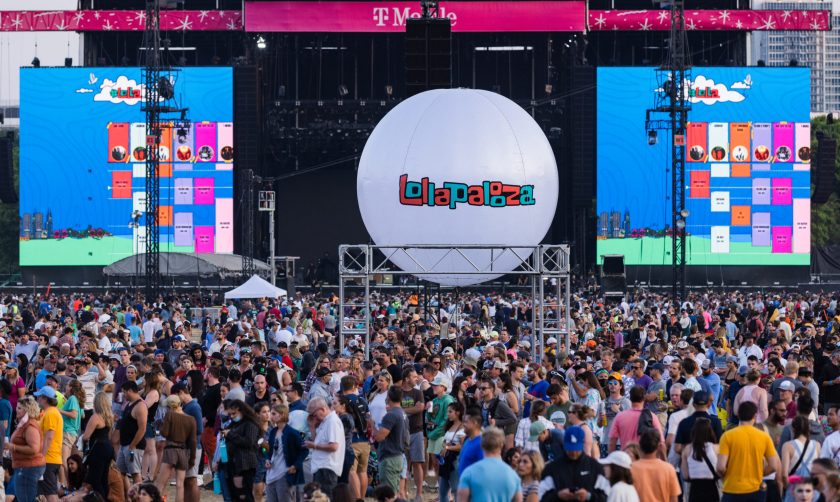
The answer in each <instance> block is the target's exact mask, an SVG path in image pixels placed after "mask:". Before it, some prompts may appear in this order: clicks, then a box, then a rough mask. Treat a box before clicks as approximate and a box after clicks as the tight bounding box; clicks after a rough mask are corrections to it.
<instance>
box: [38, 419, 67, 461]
mask: <svg viewBox="0 0 840 502" xmlns="http://www.w3.org/2000/svg"><path fill="white" fill-rule="evenodd" d="M50 430H51V431H55V434H53V438H52V442H51V443H50V446H49V448H48V449H47V454H46V455H45V459H46V461H47V463H48V464H60V463H61V443H62V441H63V440H64V420H62V418H61V413H59V412H58V408H56V407H55V406H50V407H49V408H47V409H46V410H45V411H44V415H43V416H42V417H41V432H43V433H44V438H45V439H46V432H47V431H50Z"/></svg>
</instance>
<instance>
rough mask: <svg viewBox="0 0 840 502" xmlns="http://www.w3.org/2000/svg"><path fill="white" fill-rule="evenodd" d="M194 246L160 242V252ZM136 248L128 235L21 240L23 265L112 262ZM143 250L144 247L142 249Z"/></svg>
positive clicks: (105, 263) (183, 250) (181, 250)
mask: <svg viewBox="0 0 840 502" xmlns="http://www.w3.org/2000/svg"><path fill="white" fill-rule="evenodd" d="M193 249H194V248H193V247H192V246H175V245H173V244H172V243H169V242H161V243H160V250H161V252H172V251H174V252H179V253H192V252H193ZM133 251H134V244H133V242H132V240H131V239H129V238H125V237H113V236H111V237H103V238H101V239H93V238H85V239H71V238H67V239H61V240H57V239H35V240H29V241H20V265H21V266H22V267H32V266H55V265H102V266H105V265H110V264H111V263H114V262H115V261H119V260H121V259H123V258H125V257H127V256H131V255H132V254H133V253H132V252H133ZM140 252H141V253H142V252H143V250H142V249H141V250H140Z"/></svg>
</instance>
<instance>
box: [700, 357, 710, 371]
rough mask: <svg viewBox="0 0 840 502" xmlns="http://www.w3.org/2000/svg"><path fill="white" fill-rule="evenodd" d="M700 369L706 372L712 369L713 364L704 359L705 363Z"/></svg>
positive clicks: (701, 364)
mask: <svg viewBox="0 0 840 502" xmlns="http://www.w3.org/2000/svg"><path fill="white" fill-rule="evenodd" d="M700 367H701V368H702V369H704V370H707V369H709V368H711V367H712V362H711V361H709V360H708V359H703V362H702V363H700Z"/></svg>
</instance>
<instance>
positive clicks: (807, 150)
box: [686, 122, 811, 254]
mask: <svg viewBox="0 0 840 502" xmlns="http://www.w3.org/2000/svg"><path fill="white" fill-rule="evenodd" d="M686 147H687V149H688V152H687V153H688V155H687V156H686V160H687V164H686V168H687V171H688V173H687V174H688V180H687V184H688V186H687V190H688V193H687V197H686V201H687V208H688V210H689V211H690V216H689V219H688V221H689V225H688V229H689V233H691V234H693V235H701V236H704V237H708V238H710V239H711V248H710V251H711V253H713V254H714V253H729V249H730V243H734V242H745V243H750V244H751V245H752V246H754V247H758V248H765V249H769V250H770V251H771V253H773V254H776V253H810V234H811V228H810V227H811V205H810V164H809V162H810V157H811V130H810V124H808V123H794V122H772V123H769V122H768V123H751V122H691V123H689V124H688V126H687V142H686ZM692 219H694V221H695V222H696V221H701V222H703V225H702V226H701V225H696V224H695V225H692V224H691V220H692Z"/></svg>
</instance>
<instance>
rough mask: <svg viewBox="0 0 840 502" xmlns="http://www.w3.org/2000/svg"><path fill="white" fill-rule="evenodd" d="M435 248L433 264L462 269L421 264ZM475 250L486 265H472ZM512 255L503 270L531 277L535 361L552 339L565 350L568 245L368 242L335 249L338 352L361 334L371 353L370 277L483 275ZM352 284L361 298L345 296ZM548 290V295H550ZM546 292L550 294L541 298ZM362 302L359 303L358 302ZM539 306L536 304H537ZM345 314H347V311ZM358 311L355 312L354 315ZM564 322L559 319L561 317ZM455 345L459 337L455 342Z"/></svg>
mask: <svg viewBox="0 0 840 502" xmlns="http://www.w3.org/2000/svg"><path fill="white" fill-rule="evenodd" d="M429 250H437V251H438V252H440V256H439V260H438V262H442V261H444V260H446V259H447V258H456V259H457V260H456V261H457V262H458V263H462V264H463V268H460V269H458V270H447V271H446V272H438V271H435V270H434V268H435V267H434V265H431V266H429V265H424V264H423V263H424V262H427V261H428V256H424V257H422V258H421V257H420V255H422V254H423V253H424V252H427V251H429ZM475 250H483V251H489V252H490V253H491V255H492V256H493V258H492V260H491V262H490V263H475V261H474V260H473V259H471V258H470V254H471V253H472V252H474V251H475ZM511 255H513V256H516V257H517V258H519V259H521V260H522V263H521V264H520V265H519V266H518V267H517V268H515V269H514V270H512V271H510V272H506V274H510V275H521V276H528V277H530V279H531V298H532V299H533V301H534V307H535V308H534V309H533V313H534V315H533V333H532V343H531V355H532V357H533V358H534V359H535V360H538V359H539V357H540V356H541V354H542V353H543V348H544V347H545V340H546V339H547V338H549V337H552V336H553V337H555V338H557V340H558V343H560V342H561V340H562V343H563V345H562V346H563V347H565V352H566V354H568V353H569V349H570V346H571V338H570V337H569V336H568V335H569V331H568V327H569V326H570V325H571V311H570V304H571V290H572V279H571V274H570V266H569V246H568V245H565V244H559V245H553V244H549V245H541V246H492V245H464V246H445V245H418V244H411V245H405V246H394V245H389V246H379V245H372V244H356V245H351V244H342V245H341V246H339V247H338V296H339V313H338V316H339V331H338V343H339V350H342V351H343V350H344V339H345V337H354V336H360V337H363V338H364V341H365V356H366V357H368V356H369V355H370V335H371V333H370V329H371V326H372V321H373V320H372V319H371V315H370V305H371V280H372V278H373V277H374V276H375V275H380V274H392V275H395V276H400V275H414V276H422V277H423V278H425V279H428V280H431V281H433V282H434V278H435V276H451V275H458V276H464V275H488V274H493V275H496V274H498V271H496V270H495V269H494V266H496V264H497V263H498V261H499V260H500V259H501V258H503V257H510V256H511ZM393 258H405V259H406V261H407V262H408V263H409V266H408V267H407V268H406V269H405V270H401V269H398V268H397V267H395V266H394V265H393V263H392V262H391V260H392V259H393ZM351 286H356V287H358V288H360V289H363V290H364V295H363V297H362V298H348V297H347V290H348V289H349V288H350V287H351ZM552 293H553V295H552ZM546 294H549V295H550V296H548V297H547V298H546ZM359 300H361V301H359ZM538 305H539V308H536V307H537V306H538ZM348 312H349V314H348ZM357 312H358V313H359V315H355V314H356V313H357ZM561 317H562V318H564V319H565V322H564V323H561V322H560V319H561ZM456 343H458V341H456Z"/></svg>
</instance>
